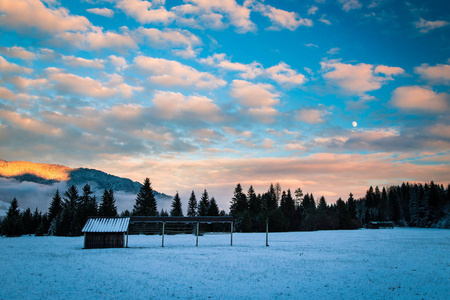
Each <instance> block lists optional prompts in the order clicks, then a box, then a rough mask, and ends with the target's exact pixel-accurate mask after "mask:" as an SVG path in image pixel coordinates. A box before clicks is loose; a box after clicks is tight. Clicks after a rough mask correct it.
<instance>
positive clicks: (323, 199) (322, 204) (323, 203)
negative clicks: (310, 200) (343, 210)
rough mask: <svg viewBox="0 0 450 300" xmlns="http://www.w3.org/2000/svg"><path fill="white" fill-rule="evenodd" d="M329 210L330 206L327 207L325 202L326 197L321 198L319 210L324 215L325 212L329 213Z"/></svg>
mask: <svg viewBox="0 0 450 300" xmlns="http://www.w3.org/2000/svg"><path fill="white" fill-rule="evenodd" d="M327 208H328V206H327V202H326V201H325V197H324V196H322V197H320V200H319V205H318V206H317V210H318V211H320V212H322V213H323V212H326V211H327Z"/></svg>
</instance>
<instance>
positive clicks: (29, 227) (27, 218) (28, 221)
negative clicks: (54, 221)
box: [21, 207, 34, 234]
mask: <svg viewBox="0 0 450 300" xmlns="http://www.w3.org/2000/svg"><path fill="white" fill-rule="evenodd" d="M21 217H22V223H23V233H24V234H33V233H34V231H33V214H32V213H31V209H30V208H29V207H28V208H27V209H26V210H25V211H24V212H23V213H22V215H21Z"/></svg>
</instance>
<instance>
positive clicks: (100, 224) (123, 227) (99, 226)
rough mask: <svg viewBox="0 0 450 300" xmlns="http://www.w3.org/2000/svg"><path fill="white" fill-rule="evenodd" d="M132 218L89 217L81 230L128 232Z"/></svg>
mask: <svg viewBox="0 0 450 300" xmlns="http://www.w3.org/2000/svg"><path fill="white" fill-rule="evenodd" d="M129 224H130V218H89V219H88V220H87V222H86V225H84V227H83V230H82V231H81V232H127V230H128V225H129Z"/></svg>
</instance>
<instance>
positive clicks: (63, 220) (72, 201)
mask: <svg viewBox="0 0 450 300" xmlns="http://www.w3.org/2000/svg"><path fill="white" fill-rule="evenodd" d="M79 198H80V197H79V195H78V189H77V188H76V187H75V186H74V185H72V186H70V187H69V188H68V189H67V191H66V192H65V193H64V204H63V210H62V212H61V213H60V214H58V215H57V216H56V217H55V218H54V221H55V222H54V227H55V230H54V232H55V234H56V235H59V236H69V235H71V236H74V235H76V234H77V233H78V231H79V230H81V229H79V228H78V227H79V226H78V222H77V209H78V202H79Z"/></svg>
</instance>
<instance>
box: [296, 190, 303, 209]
mask: <svg viewBox="0 0 450 300" xmlns="http://www.w3.org/2000/svg"><path fill="white" fill-rule="evenodd" d="M294 195H295V205H296V206H300V204H301V203H302V201H303V191H302V189H301V188H297V189H296V190H295V191H294Z"/></svg>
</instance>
